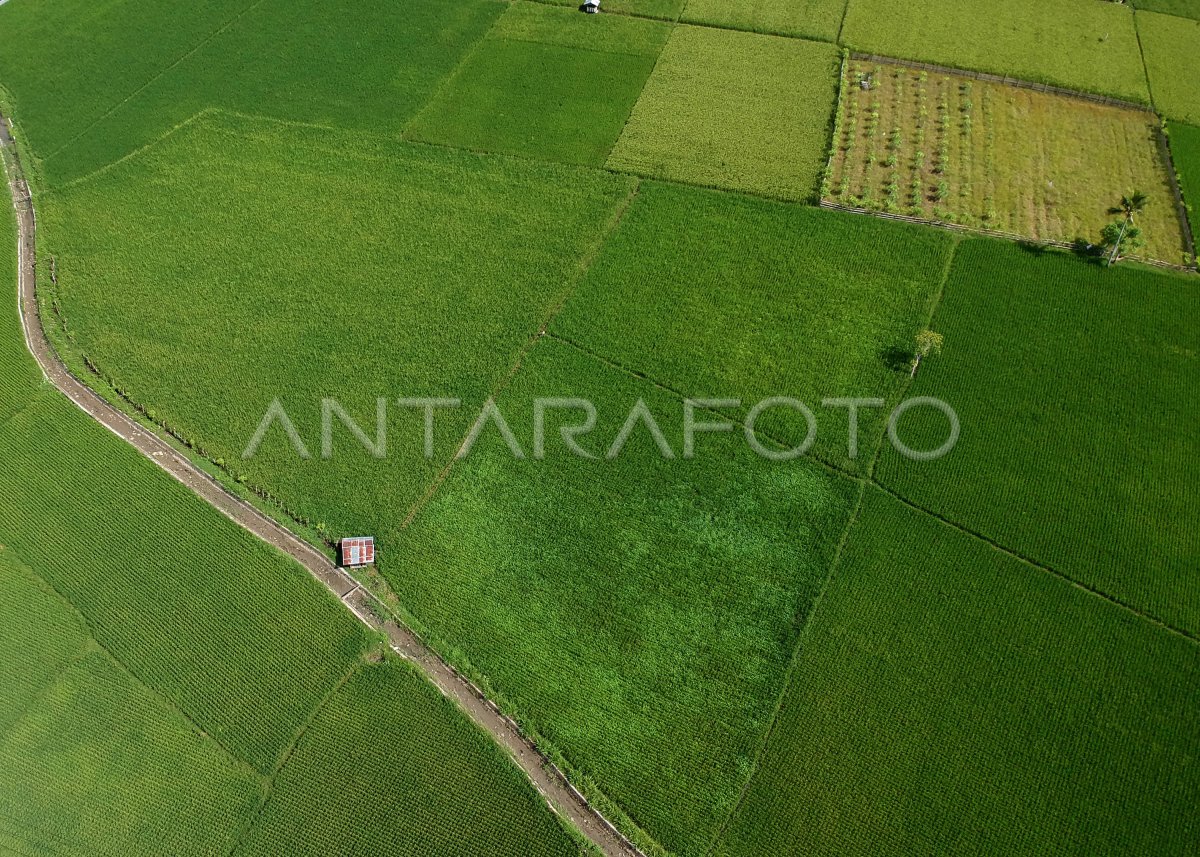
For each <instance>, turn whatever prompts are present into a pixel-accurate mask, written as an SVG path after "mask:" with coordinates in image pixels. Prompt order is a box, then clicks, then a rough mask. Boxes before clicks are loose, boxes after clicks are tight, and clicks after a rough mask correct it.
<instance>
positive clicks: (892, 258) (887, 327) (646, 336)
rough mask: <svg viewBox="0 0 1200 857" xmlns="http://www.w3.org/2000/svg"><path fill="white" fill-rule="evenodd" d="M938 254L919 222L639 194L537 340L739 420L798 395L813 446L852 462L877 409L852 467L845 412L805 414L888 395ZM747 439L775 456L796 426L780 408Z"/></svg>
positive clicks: (941, 259) (863, 419)
mask: <svg viewBox="0 0 1200 857" xmlns="http://www.w3.org/2000/svg"><path fill="white" fill-rule="evenodd" d="M647 248H654V249H655V252H647ZM830 248H846V252H845V253H835V252H831V249H830ZM951 248H952V241H951V239H950V237H949V236H948V235H946V234H945V233H942V232H937V231H932V230H926V229H921V228H919V227H913V226H907V225H900V224H893V223H886V222H883V221H879V220H875V219H868V218H864V217H859V216H854V215H847V214H841V213H835V212H828V211H819V210H813V209H809V208H801V207H797V206H792V205H787V204H783V203H777V202H770V201H767V200H758V199H752V198H748V197H738V196H731V195H729V194H719V193H714V192H711V191H702V190H698V189H695V188H681V187H673V186H670V185H665V184H657V183H646V184H644V185H643V186H642V189H641V191H640V193H639V195H638V198H637V199H636V200H635V201H634V203H633V205H632V206H631V207H630V209H629V211H628V212H627V213H626V215H625V218H624V220H623V221H622V224H621V227H620V229H619V230H618V231H617V232H616V233H615V234H614V235H613V236H612V237H611V238H610V239H609V241H608V242H607V243H606V244H605V247H604V249H603V250H602V251H601V253H600V255H599V257H598V258H597V259H596V261H595V263H594V264H593V265H592V267H591V269H590V270H589V271H588V276H587V277H586V279H585V280H584V282H583V283H582V284H581V285H580V288H579V290H578V292H577V293H576V294H575V295H574V296H573V297H572V298H571V300H570V301H568V302H567V305H566V308H565V310H564V312H563V313H562V315H561V316H559V318H558V319H557V320H556V321H555V323H554V324H553V325H552V327H551V330H552V332H554V333H556V334H558V335H561V336H563V337H565V338H567V339H570V340H572V341H574V342H577V343H578V344H580V345H581V346H583V347H584V348H587V349H589V350H591V351H595V352H597V353H598V354H600V355H602V356H603V357H605V358H606V359H608V360H612V361H615V362H616V363H618V364H620V365H622V366H626V367H628V368H630V369H632V370H635V371H637V372H641V373H645V374H646V375H648V376H649V377H651V378H653V379H654V380H655V381H658V382H659V383H663V384H666V385H667V386H669V387H671V388H672V389H675V390H677V391H679V392H680V393H681V394H682V395H684V396H689V397H692V398H736V399H740V400H742V402H743V405H742V407H740V408H737V409H734V410H731V411H730V413H731V414H733V415H735V416H737V417H739V418H744V417H745V415H746V413H747V411H748V409H749V408H750V407H751V406H752V405H754V404H755V403H756V402H758V401H760V400H762V399H766V398H768V397H772V396H790V397H794V398H799V399H801V400H802V401H804V402H805V403H806V404H807V405H808V406H809V407H810V408H811V409H812V410H813V412H814V414H815V416H816V419H817V425H818V430H817V436H816V441H815V443H816V445H815V446H814V451H815V452H816V453H817V454H819V455H821V456H822V457H823V458H826V459H828V460H831V461H836V462H838V463H840V464H843V465H845V466H847V467H851V468H854V467H860V466H865V465H866V463H867V462H869V461H870V460H871V457H872V455H873V454H874V450H875V445H876V443H877V441H878V438H879V436H880V434H881V432H882V429H883V422H882V416H881V411H880V410H878V409H869V408H864V409H863V411H862V413H861V415H860V417H859V421H860V430H859V453H858V458H857V460H855V461H851V460H849V459H848V457H847V452H848V450H847V440H848V416H847V411H846V410H845V409H826V408H822V407H821V406H820V403H821V401H822V400H823V399H826V398H837V397H859V398H862V397H884V398H888V397H891V396H893V395H895V394H896V393H897V392H898V390H899V386H900V382H901V380H902V378H903V374H902V373H897V372H896V371H895V370H894V369H893V368H889V366H888V353H889V352H890V351H895V350H899V351H903V350H904V349H905V348H908V347H909V346H910V345H911V342H912V339H913V336H914V335H915V334H916V332H917V331H918V330H919V329H920V328H921V327H923V326H924V323H925V319H926V318H927V316H928V313H929V308H930V306H931V303H932V300H933V297H934V295H935V293H936V292H937V288H938V284H939V282H940V280H941V276H942V272H943V271H944V270H945V268H946V265H947V263H948V262H949V258H950V252H951ZM756 428H757V429H758V430H760V431H762V432H763V433H764V435H765V436H770V437H775V438H777V439H781V440H783V441H785V442H787V443H788V445H796V444H799V443H800V442H801V441H802V440H803V439H804V436H805V433H806V431H807V426H806V424H805V422H804V420H803V418H802V417H801V416H800V415H798V414H796V413H795V412H794V411H789V410H785V409H782V408H779V409H773V410H770V411H767V412H766V413H765V414H764V415H763V417H762V419H761V421H759V422H758V424H757V426H756Z"/></svg>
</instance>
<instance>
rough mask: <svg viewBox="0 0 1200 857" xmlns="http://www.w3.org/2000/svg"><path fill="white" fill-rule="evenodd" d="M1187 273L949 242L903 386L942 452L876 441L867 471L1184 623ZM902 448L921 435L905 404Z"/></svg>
mask: <svg viewBox="0 0 1200 857" xmlns="http://www.w3.org/2000/svg"><path fill="white" fill-rule="evenodd" d="M1198 286H1200V283H1197V281H1196V280H1195V278H1194V277H1182V276H1173V275H1168V274H1159V273H1152V272H1149V271H1146V270H1136V269H1117V270H1107V271H1106V270H1103V269H1102V268H1099V267H1097V266H1094V265H1089V264H1084V263H1081V262H1080V261H1078V260H1076V259H1072V258H1069V257H1065V256H1060V255H1057V254H1048V255H1045V256H1042V257H1038V256H1037V255H1036V254H1035V253H1030V252H1029V251H1027V250H1025V249H1023V248H1021V247H1018V246H1016V245H1012V244H1003V243H1000V242H996V241H990V240H973V241H967V242H964V243H963V244H962V245H960V247H959V249H958V252H957V254H956V256H955V260H954V266H953V268H952V270H951V272H950V278H949V280H948V281H947V284H946V297H945V300H944V301H943V303H942V305H941V307H940V308H939V310H938V313H937V316H936V319H935V326H936V328H937V329H938V330H939V331H940V332H941V333H942V334H943V335H944V336H945V338H946V348H945V351H944V352H943V355H942V356H941V357H939V358H938V359H936V360H935V361H933V362H930V364H929V365H928V366H927V367H926V368H925V369H924V370H922V371H921V372H920V373H919V374H918V376H917V379H916V383H915V384H914V385H913V387H912V390H911V393H912V394H913V395H927V396H937V397H939V398H941V399H943V400H945V401H947V402H951V403H953V406H954V408H955V410H956V411H957V412H958V417H959V419H960V421H961V422H962V425H963V434H962V437H961V440H960V441H959V443H958V446H957V447H956V449H955V450H954V453H953V455H950V456H947V457H945V458H943V459H940V460H938V461H933V462H912V461H908V460H906V459H904V458H903V457H902V456H900V455H899V454H898V453H896V452H894V451H893V450H892V449H890V448H886V449H885V451H884V454H883V456H882V458H881V460H880V467H879V473H880V477H881V479H882V481H883V482H884V483H885V484H886V485H888V486H889V487H891V488H893V489H895V490H897V491H899V492H900V493H901V494H903V495H904V496H905V497H907V498H908V499H910V500H912V501H913V502H915V503H917V504H918V505H920V506H922V507H924V508H926V509H929V510H931V511H933V512H935V513H937V514H938V515H940V516H942V517H945V518H948V519H950V520H951V521H954V522H955V523H957V524H961V525H964V526H966V527H968V528H969V529H971V530H973V531H976V532H979V533H982V534H984V535H986V536H988V537H989V538H991V539H994V540H995V541H997V542H999V543H1000V544H1002V545H1003V546H1005V547H1006V548H1008V549H1010V550H1013V551H1016V552H1018V553H1020V554H1022V555H1023V556H1026V557H1029V558H1030V559H1033V560H1035V561H1037V562H1039V563H1042V564H1044V565H1048V566H1050V567H1051V568H1054V569H1055V570H1057V571H1059V572H1061V573H1063V574H1065V575H1067V576H1069V577H1071V578H1072V579H1074V580H1077V581H1079V582H1081V583H1083V584H1085V585H1087V586H1089V587H1094V588H1096V589H1099V590H1100V591H1101V592H1103V593H1105V594H1106V595H1109V596H1111V597H1113V598H1116V599H1118V600H1120V601H1122V602H1123V603H1125V604H1129V605H1131V606H1133V607H1135V608H1137V609H1139V610H1142V611H1144V612H1146V613H1149V614H1150V615H1152V616H1155V617H1157V618H1159V619H1162V620H1163V621H1166V622H1169V623H1171V624H1172V625H1174V626H1175V627H1178V628H1182V629H1185V630H1187V631H1189V632H1192V633H1195V632H1197V631H1200V579H1198V577H1197V575H1198V574H1200V530H1198V529H1197V528H1196V527H1195V526H1194V521H1195V515H1194V512H1195V494H1194V492H1191V491H1190V490H1189V489H1188V487H1187V486H1189V485H1191V484H1193V483H1195V482H1196V480H1198V479H1200V459H1197V457H1196V455H1195V450H1196V446H1195V442H1194V438H1192V437H1191V435H1190V434H1189V433H1188V432H1187V431H1186V430H1183V428H1182V427H1184V426H1186V425H1187V424H1188V422H1189V420H1191V419H1192V416H1191V415H1192V414H1193V413H1194V406H1193V403H1194V402H1195V400H1196V396H1197V394H1198V392H1200V390H1198V384H1200V371H1197V370H1198V369H1200V362H1198V361H1200V331H1198V330H1197V329H1196V326H1195V325H1193V324H1192V323H1191V317H1192V311H1191V309H1190V308H1192V307H1194V306H1195V304H1196V301H1197V299H1198V298H1200V291H1198ZM899 430H900V434H901V436H902V437H903V438H905V443H907V444H908V445H910V446H912V447H913V448H916V449H931V448H936V447H937V446H938V445H939V444H940V443H941V442H942V441H943V440H944V439H945V438H946V432H947V426H946V420H945V418H944V417H943V416H942V415H941V414H938V413H937V412H936V411H931V410H922V411H919V412H915V413H914V414H913V415H912V416H911V417H909V418H906V419H905V420H904V421H903V422H902V423H900V426H899Z"/></svg>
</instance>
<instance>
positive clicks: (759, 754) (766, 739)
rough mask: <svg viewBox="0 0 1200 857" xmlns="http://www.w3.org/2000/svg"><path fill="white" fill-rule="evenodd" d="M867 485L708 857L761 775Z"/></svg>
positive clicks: (860, 488)
mask: <svg viewBox="0 0 1200 857" xmlns="http://www.w3.org/2000/svg"><path fill="white" fill-rule="evenodd" d="M867 487H868V482H867V481H866V480H860V481H859V482H858V500H857V501H856V502H855V504H854V508H853V509H852V510H851V512H850V514H849V516H848V517H847V518H846V526H845V527H843V528H842V535H841V538H839V539H838V544H837V548H836V549H835V550H834V552H833V558H832V559H831V560H830V562H829V571H828V572H826V574H825V579H824V580H823V581H822V582H821V588H820V589H819V590H818V591H817V595H816V597H815V598H814V599H813V601H812V605H811V606H810V607H809V608H808V613H807V614H805V616H804V618H803V619H802V620H801V623H800V628H799V630H798V631H797V632H796V644H795V645H794V646H793V647H792V654H791V657H790V658H789V659H788V666H787V669H786V670H785V671H784V674H783V682H782V684H781V685H780V688H779V695H778V696H777V697H776V698H775V707H774V709H773V710H772V711H771V720H770V722H769V723H768V724H767V728H766V731H765V732H764V733H763V736H762V740H761V741H760V742H759V745H758V748H757V750H756V751H755V754H754V760H753V761H752V762H751V764H750V773H749V774H748V775H747V777H746V781H745V782H743V783H742V787H741V788H740V789H739V790H738V796H737V799H736V800H734V802H733V806H731V807H730V809H729V812H728V813H727V814H726V816H725V818H724V820H723V821H722V822H721V826H720V827H719V828H718V829H717V833H716V835H715V836H714V837H713V840H712V842H710V843H709V845H708V848H706V849H705V850H704V857H710V855H711V854H712V853H713V851H715V850H716V848H717V846H719V845H720V844H721V840H722V839H724V838H725V834H726V833H728V832H729V827H730V825H732V824H733V821H734V819H735V818H737V814H738V812H739V811H740V810H741V808H742V804H743V803H745V800H746V795H747V794H749V792H750V786H751V785H752V784H753V783H754V778H755V777H756V776H757V775H758V768H759V766H760V765H761V764H762V760H763V758H764V757H765V756H766V754H767V748H768V747H769V746H770V744H771V738H772V737H774V735H775V730H776V729H777V728H778V726H779V717H780V715H781V714H782V713H783V703H784V700H785V699H787V695H788V691H789V690H791V687H792V681H793V679H794V678H795V674H796V669H797V668H798V666H799V663H800V657H801V654H802V650H803V649H804V642H805V640H806V639H807V638H808V629H809V628H810V627H812V624H813V617H814V616H816V614H817V610H818V609H820V607H821V602H823V601H824V600H825V593H826V591H827V590H828V589H829V584H830V583H832V582H833V579H834V578H835V577H836V576H837V571H838V568H839V567H840V566H841V562H842V553H843V551H844V550H845V548H846V543H847V542H848V541H849V540H850V531H851V530H853V529H854V525H855V524H856V523H858V518H859V515H860V514H861V513H862V507H863V502H864V501H865V499H866V495H867Z"/></svg>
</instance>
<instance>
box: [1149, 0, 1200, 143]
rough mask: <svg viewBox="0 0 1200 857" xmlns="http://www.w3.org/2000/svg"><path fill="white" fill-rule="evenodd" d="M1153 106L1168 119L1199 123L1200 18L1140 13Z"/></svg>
mask: <svg viewBox="0 0 1200 857" xmlns="http://www.w3.org/2000/svg"><path fill="white" fill-rule="evenodd" d="M1137 27H1138V34H1139V35H1140V36H1141V40H1142V50H1143V52H1144V53H1145V57H1146V73H1147V74H1149V75H1150V91H1151V92H1152V93H1154V106H1155V107H1156V108H1157V109H1158V111H1159V112H1160V113H1162V114H1163V115H1165V116H1166V117H1167V118H1168V119H1178V120H1180V121H1181V122H1191V123H1192V124H1193V125H1197V124H1200V63H1197V62H1196V45H1197V44H1198V43H1200V20H1197V21H1192V20H1188V19H1185V18H1177V17H1175V16H1174V15H1156V14H1154V13H1153V12H1138V13H1137Z"/></svg>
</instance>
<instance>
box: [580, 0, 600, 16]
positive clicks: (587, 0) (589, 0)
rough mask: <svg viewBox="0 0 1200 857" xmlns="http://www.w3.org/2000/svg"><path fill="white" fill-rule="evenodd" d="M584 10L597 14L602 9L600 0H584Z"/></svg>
mask: <svg viewBox="0 0 1200 857" xmlns="http://www.w3.org/2000/svg"><path fill="white" fill-rule="evenodd" d="M583 11H585V12H587V13H588V14H589V15H595V14H596V13H597V12H599V11H600V0H583Z"/></svg>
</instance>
